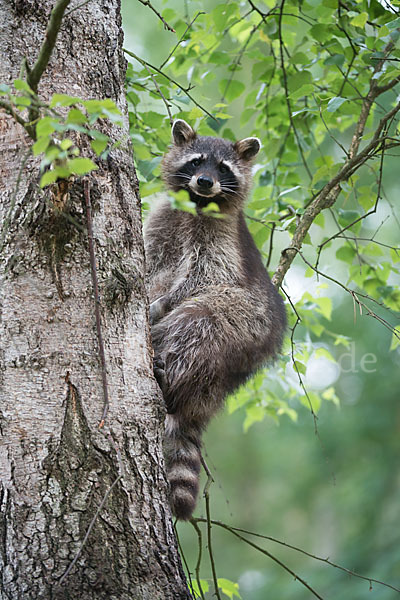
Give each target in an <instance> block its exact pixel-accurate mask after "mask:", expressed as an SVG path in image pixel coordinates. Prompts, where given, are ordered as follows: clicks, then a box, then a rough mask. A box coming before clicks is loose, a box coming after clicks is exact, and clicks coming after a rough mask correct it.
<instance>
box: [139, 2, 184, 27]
mask: <svg viewBox="0 0 400 600" xmlns="http://www.w3.org/2000/svg"><path fill="white" fill-rule="evenodd" d="M139 2H140V3H141V4H143V6H148V7H149V8H151V10H152V11H153V13H154V14H156V15H157V17H158V18H159V19H160V21H162V23H163V24H164V28H165V29H168V31H172V33H176V31H175V29H174V28H173V27H171V25H168V23H167V21H166V20H165V19H164V17H163V16H162V15H160V13H159V12H158V10H156V9H155V8H154V6H153V5H152V4H151V2H150V1H149V0H139Z"/></svg>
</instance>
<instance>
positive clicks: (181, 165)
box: [163, 120, 261, 207]
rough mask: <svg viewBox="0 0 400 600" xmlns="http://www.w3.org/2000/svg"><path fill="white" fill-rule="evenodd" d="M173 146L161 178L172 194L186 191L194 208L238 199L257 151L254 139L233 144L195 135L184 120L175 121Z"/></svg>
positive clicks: (242, 191)
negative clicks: (194, 205) (172, 191)
mask: <svg viewBox="0 0 400 600" xmlns="http://www.w3.org/2000/svg"><path fill="white" fill-rule="evenodd" d="M172 136H173V141H174V146H173V147H172V149H171V150H170V152H169V153H168V154H167V155H166V157H165V159H164V161H163V176H164V179H165V181H166V183H167V185H168V186H169V187H170V188H171V189H173V190H174V191H178V190H180V189H186V190H187V191H188V192H189V194H190V197H191V199H192V200H193V201H194V202H195V203H196V204H197V205H198V206H200V207H201V206H205V205H207V204H208V203H209V202H217V203H218V204H219V205H220V206H221V207H223V206H224V205H227V204H235V199H237V200H242V201H243V198H244V196H245V195H246V193H247V190H248V186H249V183H250V178H251V173H250V167H251V159H252V158H253V157H254V156H255V155H256V154H257V152H258V151H259V149H260V146H261V144H260V141H259V140H258V139H257V138H246V139H245V140H241V141H239V142H236V143H235V144H233V143H231V142H229V141H228V140H224V139H221V138H213V137H205V136H198V135H197V134H196V133H195V132H194V131H193V129H192V128H191V127H190V125H188V124H187V123H186V122H185V121H182V120H178V121H175V123H174V125H173V128H172Z"/></svg>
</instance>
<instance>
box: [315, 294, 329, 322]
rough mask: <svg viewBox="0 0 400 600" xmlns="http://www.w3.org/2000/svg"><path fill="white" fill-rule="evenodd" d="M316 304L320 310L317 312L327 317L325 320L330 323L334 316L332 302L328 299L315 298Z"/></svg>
mask: <svg viewBox="0 0 400 600" xmlns="http://www.w3.org/2000/svg"><path fill="white" fill-rule="evenodd" d="M314 302H315V303H316V304H317V305H318V308H317V309H316V310H317V311H318V312H320V313H321V315H323V316H324V317H325V319H328V321H330V320H331V316H332V300H331V299H330V298H328V297H325V298H314Z"/></svg>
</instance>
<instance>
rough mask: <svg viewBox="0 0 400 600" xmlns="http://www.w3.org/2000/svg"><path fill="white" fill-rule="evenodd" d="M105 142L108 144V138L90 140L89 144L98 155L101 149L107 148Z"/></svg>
mask: <svg viewBox="0 0 400 600" xmlns="http://www.w3.org/2000/svg"><path fill="white" fill-rule="evenodd" d="M107 144H108V138H107V139H106V140H99V139H97V140H91V142H90V145H91V147H92V149H93V150H94V152H95V153H96V155H97V156H100V154H101V153H102V152H103V150H105V149H106V148H107Z"/></svg>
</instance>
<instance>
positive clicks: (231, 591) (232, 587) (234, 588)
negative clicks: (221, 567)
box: [217, 577, 241, 600]
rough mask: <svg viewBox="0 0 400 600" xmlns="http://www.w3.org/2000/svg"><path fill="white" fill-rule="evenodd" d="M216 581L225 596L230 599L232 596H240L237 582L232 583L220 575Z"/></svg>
mask: <svg viewBox="0 0 400 600" xmlns="http://www.w3.org/2000/svg"><path fill="white" fill-rule="evenodd" d="M217 582H218V587H219V589H220V590H221V591H222V593H223V594H225V596H228V598H231V600H232V599H233V597H234V596H235V598H241V595H240V594H239V584H237V583H233V581H230V580H229V579H223V578H222V577H218V580H217Z"/></svg>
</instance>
